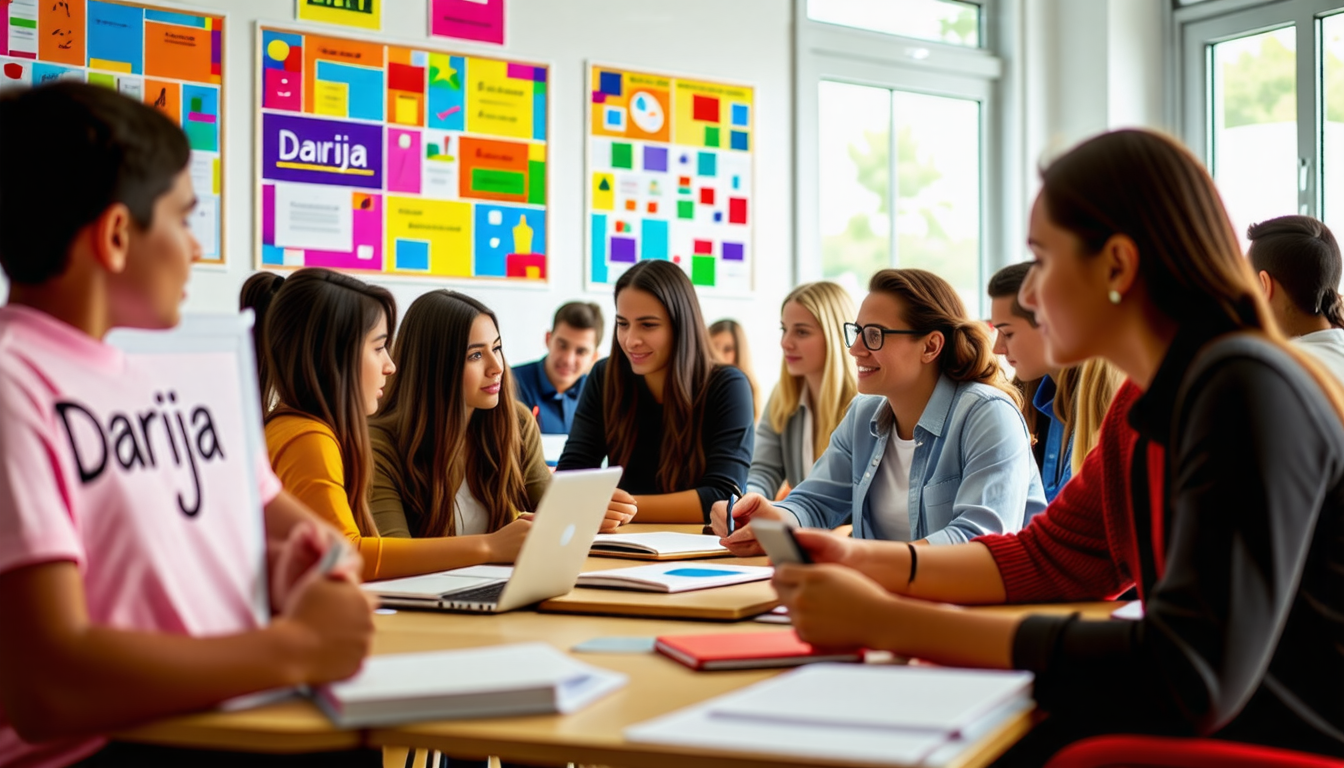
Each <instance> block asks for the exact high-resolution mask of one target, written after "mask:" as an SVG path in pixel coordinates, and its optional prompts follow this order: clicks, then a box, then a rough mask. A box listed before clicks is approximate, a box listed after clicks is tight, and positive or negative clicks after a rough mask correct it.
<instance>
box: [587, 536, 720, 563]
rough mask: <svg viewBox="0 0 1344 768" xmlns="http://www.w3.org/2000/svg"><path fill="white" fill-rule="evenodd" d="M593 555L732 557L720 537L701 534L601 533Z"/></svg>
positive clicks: (671, 557)
mask: <svg viewBox="0 0 1344 768" xmlns="http://www.w3.org/2000/svg"><path fill="white" fill-rule="evenodd" d="M589 552H590V554H594V555H605V556H608V557H629V558H633V559H635V560H693V559H697V558H704V557H727V556H729V555H731V554H732V553H731V552H729V551H728V549H727V547H724V546H723V545H722V544H719V537H718V536H705V535H701V534H698V533H599V534H598V535H597V537H596V538H594V539H593V546H592V547H591V548H590V550H589Z"/></svg>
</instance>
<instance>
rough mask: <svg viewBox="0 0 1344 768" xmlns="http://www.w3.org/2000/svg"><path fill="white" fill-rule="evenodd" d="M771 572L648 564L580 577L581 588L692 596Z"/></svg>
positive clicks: (752, 567) (748, 567) (758, 578)
mask: <svg viewBox="0 0 1344 768" xmlns="http://www.w3.org/2000/svg"><path fill="white" fill-rule="evenodd" d="M774 572H775V570H774V569H773V568H765V567H762V566H758V565H717V564H713V563H651V564H649V565H636V566H632V567H630V568H611V569H608V570H605V571H588V572H587V573H581V574H579V580H578V583H577V585H578V586H580V587H611V588H614V589H637V590H640V591H642V592H666V593H668V594H674V593H677V592H691V591H694V590H697V589H711V588H713V587H727V586H732V585H733V584H746V583H748V582H752V581H765V580H766V579H768V578H770V577H771V576H772V575H773V574H774Z"/></svg>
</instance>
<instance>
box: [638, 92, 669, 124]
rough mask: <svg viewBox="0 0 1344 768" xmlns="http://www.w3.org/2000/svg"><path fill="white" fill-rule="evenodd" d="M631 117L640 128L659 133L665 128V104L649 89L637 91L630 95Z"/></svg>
mask: <svg viewBox="0 0 1344 768" xmlns="http://www.w3.org/2000/svg"><path fill="white" fill-rule="evenodd" d="M630 119H631V120H633V121H634V123H635V125H636V126H638V127H639V130H641V131H643V132H645V133H657V132H658V131H660V130H662V128H663V121H664V119H665V118H664V116H663V105H662V103H660V102H659V101H658V100H657V99H655V98H654V97H653V96H651V95H649V93H648V92H647V91H636V92H635V93H634V94H632V95H631V96H630Z"/></svg>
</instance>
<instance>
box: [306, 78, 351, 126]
mask: <svg viewBox="0 0 1344 768" xmlns="http://www.w3.org/2000/svg"><path fill="white" fill-rule="evenodd" d="M349 89H350V86H348V85H346V84H345V83H332V82H328V81H326V80H316V81H314V82H313V112H315V113H316V114H319V115H325V116H327V117H348V116H349V111H350V106H349Z"/></svg>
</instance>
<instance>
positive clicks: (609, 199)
mask: <svg viewBox="0 0 1344 768" xmlns="http://www.w3.org/2000/svg"><path fill="white" fill-rule="evenodd" d="M615 185H616V180H615V178H614V177H613V176H612V175H611V174H610V173H594V174H593V210H596V211H610V210H612V209H613V208H615V207H616V197H615V192H613V190H612V188H613V187H614V186H615Z"/></svg>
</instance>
